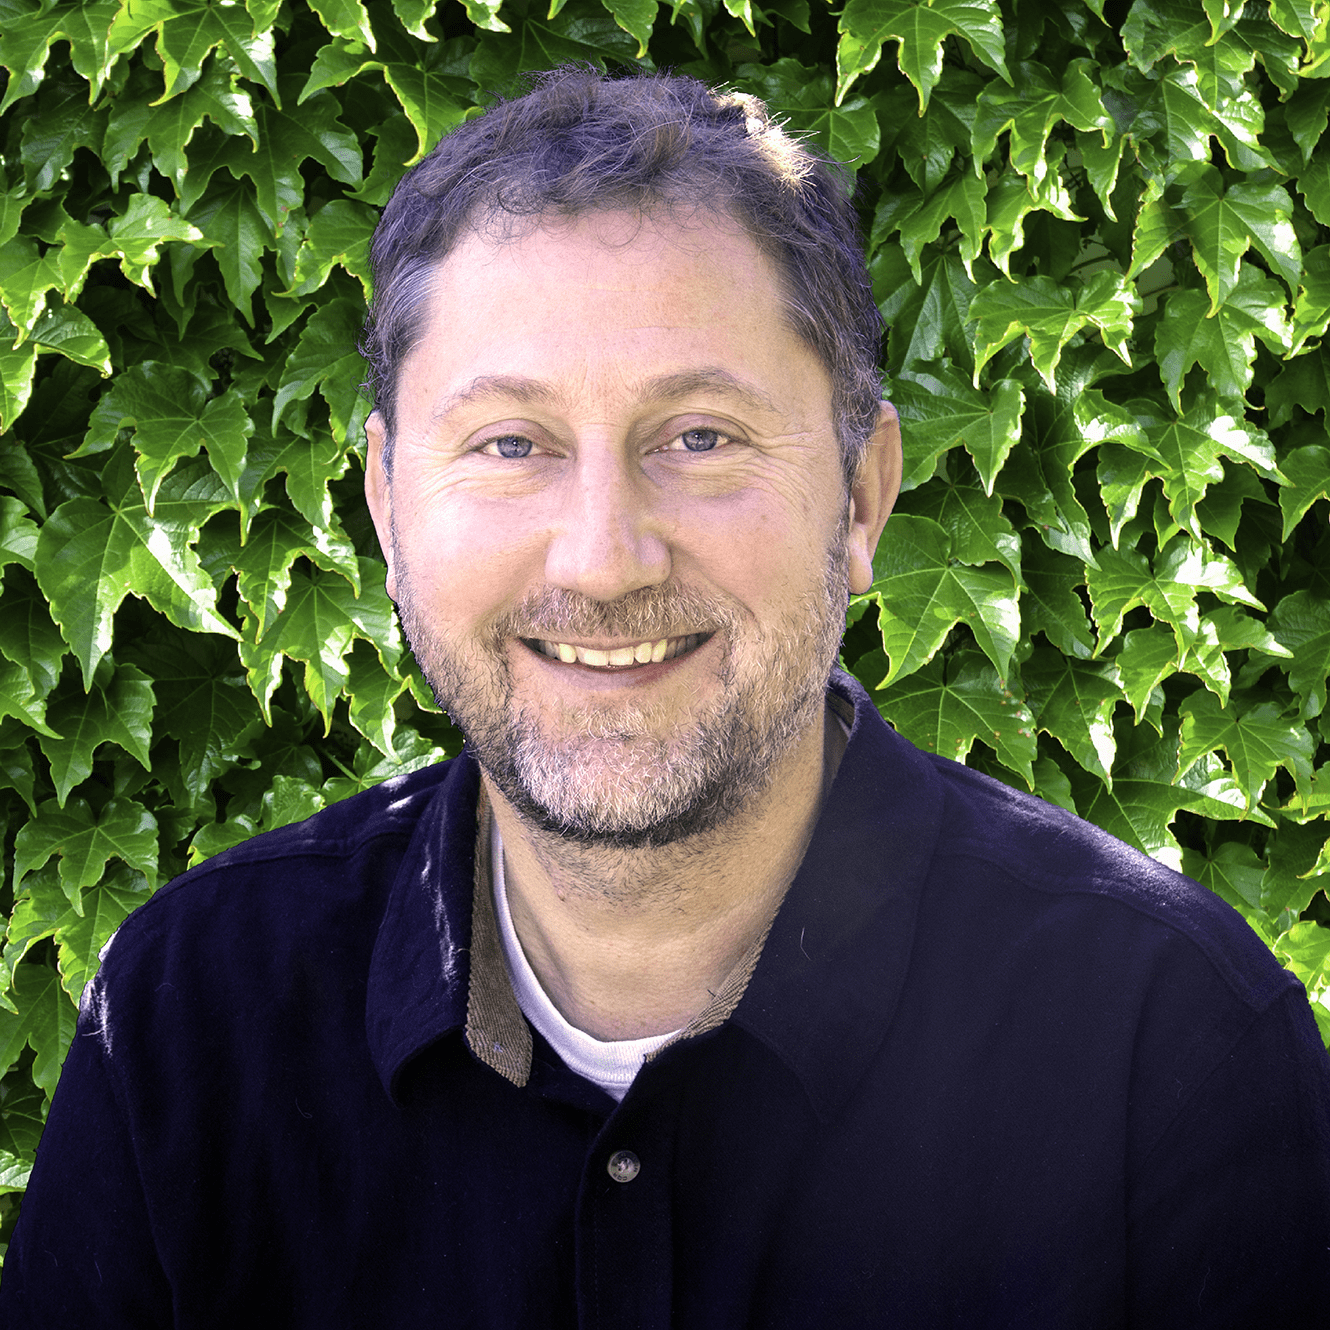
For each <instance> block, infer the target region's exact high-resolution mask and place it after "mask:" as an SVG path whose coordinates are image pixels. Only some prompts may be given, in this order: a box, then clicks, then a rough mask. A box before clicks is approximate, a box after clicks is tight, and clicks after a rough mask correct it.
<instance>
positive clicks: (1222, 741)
mask: <svg viewBox="0 0 1330 1330" xmlns="http://www.w3.org/2000/svg"><path fill="white" fill-rule="evenodd" d="M1179 711H1180V712H1181V715H1182V744H1181V748H1180V749H1179V752H1178V766H1179V768H1180V769H1181V770H1183V771H1185V770H1186V769H1187V768H1188V767H1190V766H1191V764H1192V763H1193V762H1195V761H1196V759H1197V758H1198V757H1201V756H1203V755H1204V754H1206V753H1212V752H1222V753H1223V754H1224V755H1225V756H1226V757H1227V758H1228V760H1229V763H1230V765H1231V767H1232V769H1233V775H1234V778H1235V779H1236V780H1237V783H1238V787H1239V788H1240V789H1241V790H1242V792H1243V795H1244V796H1245V797H1246V800H1247V806H1248V807H1249V808H1250V807H1252V806H1253V805H1254V804H1255V803H1256V802H1257V800H1259V799H1260V797H1261V791H1262V790H1263V789H1264V788H1265V786H1266V782H1267V781H1269V780H1271V779H1272V778H1273V776H1274V774H1275V771H1276V770H1277V769H1278V768H1279V767H1281V766H1282V767H1284V768H1285V769H1286V770H1288V771H1289V772H1290V773H1291V774H1292V775H1293V776H1294V778H1295V779H1296V780H1297V783H1298V784H1299V785H1300V786H1301V785H1303V784H1304V783H1306V782H1309V781H1310V780H1311V774H1312V752H1313V747H1314V741H1313V739H1312V736H1311V735H1310V734H1309V733H1308V732H1307V728H1306V726H1305V725H1303V724H1302V723H1301V722H1300V721H1298V720H1296V719H1293V720H1289V719H1286V718H1284V717H1283V716H1281V715H1280V711H1279V708H1278V707H1277V706H1276V705H1275V704H1274V703H1273V702H1262V703H1260V704H1259V705H1258V706H1255V707H1253V708H1252V709H1251V710H1250V711H1246V712H1244V713H1242V714H1241V715H1239V714H1237V712H1236V711H1234V710H1226V709H1225V708H1223V707H1221V705H1220V703H1219V701H1218V699H1217V698H1215V697H1214V696H1213V694H1211V693H1208V692H1201V693H1193V694H1192V695H1191V696H1190V697H1189V698H1187V699H1186V700H1185V701H1183V703H1182V704H1181V706H1180V707H1179Z"/></svg>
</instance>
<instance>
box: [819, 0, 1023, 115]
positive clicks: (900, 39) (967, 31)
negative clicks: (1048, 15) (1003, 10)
mask: <svg viewBox="0 0 1330 1330" xmlns="http://www.w3.org/2000/svg"><path fill="white" fill-rule="evenodd" d="M952 34H956V35H958V36H961V37H964V38H965V40H966V42H967V43H968V44H969V47H970V50H971V51H972V52H973V54H974V55H975V56H976V57H977V58H978V59H979V60H981V61H982V62H983V63H984V64H985V65H987V66H988V67H989V69H991V70H993V72H994V73H996V74H1000V75H1001V76H1002V78H1003V79H1005V80H1006V81H1007V82H1008V83H1010V82H1011V76H1010V75H1009V74H1008V73H1007V67H1006V65H1005V63H1004V62H1003V33H1002V17H1001V15H1000V13H999V12H998V7H997V5H996V3H994V2H993V0H934V2H933V3H932V4H917V3H910V0H849V3H848V4H847V5H846V6H845V8H844V10H843V11H842V12H841V19H840V44H839V46H838V47H837V48H836V101H837V102H840V101H841V100H842V99H843V98H844V96H845V94H846V93H847V92H848V91H849V90H850V87H851V85H852V84H853V83H854V82H855V80H856V79H858V78H859V77H860V75H862V74H867V73H868V72H869V71H870V70H872V69H875V68H876V67H877V62H878V60H879V59H880V58H881V56H882V45H883V43H884V42H889V41H895V42H897V43H898V53H897V61H898V63H899V65H900V71H901V73H902V74H904V75H905V77H906V78H908V79H909V80H910V82H911V83H913V84H914V86H915V87H916V88H917V89H918V92H919V112H920V114H921V115H922V114H923V112H924V111H926V110H927V109H928V98H929V94H930V93H931V92H932V90H933V87H934V85H935V84H936V83H937V81H938V79H939V78H940V77H941V74H942V43H943V42H944V41H945V40H946V39H947V38H948V37H950V36H951V35H952Z"/></svg>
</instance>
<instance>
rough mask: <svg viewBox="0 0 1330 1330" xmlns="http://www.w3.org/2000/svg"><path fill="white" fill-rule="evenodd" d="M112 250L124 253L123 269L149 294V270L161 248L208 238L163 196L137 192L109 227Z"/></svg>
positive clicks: (116, 252)
mask: <svg viewBox="0 0 1330 1330" xmlns="http://www.w3.org/2000/svg"><path fill="white" fill-rule="evenodd" d="M106 230H107V234H108V236H109V237H110V249H111V251H112V253H115V254H119V255H120V271H121V272H123V273H124V274H125V276H126V277H128V278H129V280H130V281H131V282H135V283H137V284H138V285H139V286H141V287H142V288H143V289H144V290H145V291H147V292H148V293H149V294H151V293H152V280H151V278H150V277H149V276H148V271H149V269H150V268H153V267H155V266H156V264H157V260H158V258H159V257H160V256H159V254H158V249H159V247H160V246H161V245H163V244H165V243H166V242H167V241H170V240H184V241H188V242H189V243H190V244H198V243H199V242H201V241H204V235H203V233H202V232H201V231H199V230H198V228H197V227H195V226H192V225H191V224H190V223H189V222H188V221H186V220H185V218H183V217H177V216H176V215H175V214H174V213H173V212H172V211H171V209H170V208H168V207H167V206H166V204H165V203H163V202H162V201H161V199H159V198H156V197H154V196H153V195H151V194H135V195H134V196H133V198H131V199H130V201H129V207H128V208H126V209H125V211H124V212H123V213H122V214H121V215H120V216H119V217H113V218H112V219H111V221H110V222H109V223H108V224H107V227H106Z"/></svg>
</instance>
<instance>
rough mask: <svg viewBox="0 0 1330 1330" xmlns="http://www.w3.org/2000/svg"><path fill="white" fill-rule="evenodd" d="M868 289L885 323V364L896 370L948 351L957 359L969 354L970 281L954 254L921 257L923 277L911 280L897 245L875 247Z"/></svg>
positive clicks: (923, 365)
mask: <svg viewBox="0 0 1330 1330" xmlns="http://www.w3.org/2000/svg"><path fill="white" fill-rule="evenodd" d="M869 272H870V273H871V274H872V277H873V292H874V296H875V297H876V299H877V302H878V308H879V309H881V310H882V317H883V318H884V319H885V320H886V321H887V324H888V326H889V328H890V330H891V331H890V341H889V343H888V345H889V348H890V354H889V357H888V364H889V365H890V366H892V367H893V368H894V369H895V370H896V371H898V372H900V371H904V370H914V369H915V368H916V367H919V368H920V369H921V370H922V371H923V372H929V366H928V364H927V362H930V361H935V360H937V359H938V358H939V357H941V356H944V355H949V356H950V357H951V358H952V359H953V360H955V361H958V362H960V363H961V364H968V363H969V362H970V361H971V360H972V359H973V358H974V348H973V345H972V343H971V341H970V338H969V336H968V334H967V331H966V324H967V322H968V321H969V311H970V301H971V299H972V298H973V296H974V292H975V284H974V282H972V281H971V280H970V278H969V277H968V276H967V275H966V272H965V267H964V265H963V264H962V263H961V261H960V259H959V257H958V256H956V255H955V254H939V255H936V256H935V257H933V258H931V259H926V260H925V262H924V264H923V268H922V277H923V280H922V282H920V283H919V284H918V285H916V284H915V281H914V277H913V275H912V274H911V272H910V265H909V263H908V262H907V261H906V259H905V256H904V254H902V253H901V252H900V247H899V246H898V245H886V246H883V247H882V248H880V249H879V250H878V251H877V253H876V254H875V255H874V256H873V257H872V259H870V260H869Z"/></svg>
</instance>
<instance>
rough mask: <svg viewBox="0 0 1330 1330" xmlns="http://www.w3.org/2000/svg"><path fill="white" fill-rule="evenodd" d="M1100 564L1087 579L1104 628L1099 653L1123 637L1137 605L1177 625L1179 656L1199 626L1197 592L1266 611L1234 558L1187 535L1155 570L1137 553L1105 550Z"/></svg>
mask: <svg viewBox="0 0 1330 1330" xmlns="http://www.w3.org/2000/svg"><path fill="white" fill-rule="evenodd" d="M1098 560H1099V567H1098V568H1090V569H1088V570H1087V571H1086V575H1085V584H1086V588H1087V590H1088V591H1089V593H1090V605H1091V608H1092V611H1093V614H1094V619H1095V624H1096V625H1097V627H1098V630H1099V646H1098V649H1097V651H1096V654H1099V653H1102V651H1103V649H1104V648H1105V647H1106V646H1107V645H1108V644H1109V642H1111V641H1112V640H1113V639H1114V638H1115V637H1116V636H1117V635H1118V632H1119V631H1120V630H1121V628H1122V620H1123V616H1124V615H1125V614H1126V613H1127V611H1128V610H1130V609H1132V608H1133V607H1134V606H1136V605H1143V606H1145V608H1146V609H1148V610H1149V611H1150V613H1151V614H1152V615H1153V616H1154V618H1155V619H1157V620H1159V621H1160V622H1161V623H1167V624H1169V625H1171V626H1172V628H1173V637H1174V640H1175V642H1176V644H1177V649H1178V653H1179V655H1181V654H1182V653H1183V652H1185V651H1186V649H1187V648H1188V647H1189V646H1190V645H1191V643H1192V642H1193V641H1194V640H1195V638H1196V634H1197V632H1198V631H1199V628H1200V613H1199V611H1198V610H1197V608H1196V593H1197V592H1198V591H1202V590H1205V591H1211V592H1213V593H1214V594H1215V595H1216V596H1219V597H1220V598H1221V599H1222V600H1225V601H1227V602H1229V603H1230V604H1231V603H1234V602H1238V603H1241V604H1246V605H1251V606H1253V607H1254V608H1256V609H1262V608H1263V606H1262V605H1261V603H1260V601H1258V600H1257V599H1256V598H1255V597H1254V596H1253V595H1252V594H1251V593H1250V592H1249V591H1248V590H1247V588H1246V587H1245V586H1243V584H1242V575H1241V573H1239V572H1238V570H1237V568H1236V567H1235V565H1234V564H1233V563H1232V561H1231V560H1229V559H1227V558H1225V556H1224V555H1222V554H1216V553H1215V552H1214V551H1213V550H1210V549H1208V548H1207V547H1206V546H1204V545H1203V544H1202V543H1200V542H1193V541H1190V540H1188V539H1186V538H1185V537H1183V538H1179V539H1177V540H1174V541H1172V542H1170V544H1169V545H1168V546H1167V548H1165V549H1164V550H1162V551H1161V552H1160V553H1159V554H1158V555H1157V556H1156V558H1155V566H1154V568H1153V569H1152V568H1151V567H1150V564H1149V563H1148V562H1147V560H1146V558H1145V556H1144V555H1143V554H1141V553H1139V552H1138V551H1136V550H1126V549H1124V550H1112V549H1104V550H1100V551H1099V552H1098Z"/></svg>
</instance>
